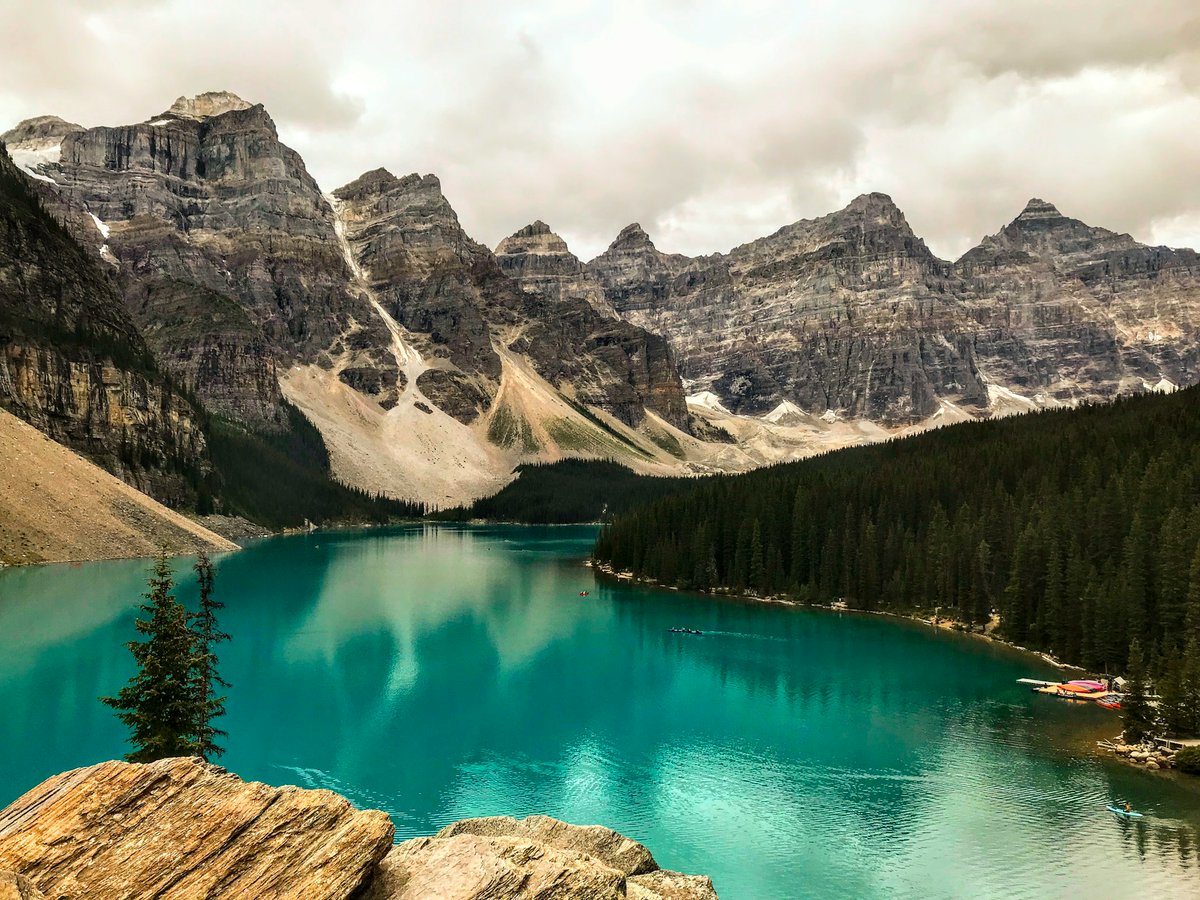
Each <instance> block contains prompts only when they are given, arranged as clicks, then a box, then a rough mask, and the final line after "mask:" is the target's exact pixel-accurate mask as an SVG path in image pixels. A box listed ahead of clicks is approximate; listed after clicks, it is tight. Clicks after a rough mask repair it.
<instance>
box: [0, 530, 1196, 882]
mask: <svg viewBox="0 0 1200 900" xmlns="http://www.w3.org/2000/svg"><path fill="white" fill-rule="evenodd" d="M591 534H592V531H591V530H589V529H545V530H541V531H527V530H523V529H512V528H486V529H456V528H417V529H408V530H407V531H402V532H385V531H378V532H376V531H371V532H365V533H360V534H342V533H338V534H321V533H317V534H313V535H305V536H297V537H290V538H285V539H279V540H270V541H266V542H263V543H261V544H258V545H256V546H255V547H253V548H251V549H249V550H247V551H244V552H243V553H239V554H234V555H231V556H229V557H226V558H224V559H222V560H221V563H220V566H219V569H218V573H217V577H218V585H219V587H220V589H221V591H222V596H223V599H224V600H225V601H226V602H227V604H228V607H227V609H226V612H225V619H224V621H225V623H226V627H227V630H229V631H230V632H232V633H233V635H234V640H233V641H232V642H231V643H230V644H229V645H227V646H225V647H223V648H222V662H223V667H224V671H225V674H226V675H227V677H228V678H229V680H230V681H231V682H232V683H233V688H232V690H231V693H230V698H229V713H230V714H229V717H228V720H227V721H226V722H225V723H224V724H225V726H226V727H227V729H228V730H229V732H230V739H229V744H228V746H229V753H228V755H227V757H225V758H224V759H223V760H222V762H223V763H224V764H225V765H227V766H228V767H229V768H230V769H232V770H234V771H237V772H239V773H240V774H242V775H244V776H246V777H250V778H258V779H261V780H265V781H270V782H274V783H282V782H288V781H291V782H295V783H300V784H305V785H311V786H320V787H330V788H333V789H335V790H338V791H340V792H342V793H344V794H346V795H347V796H349V797H350V798H351V799H352V800H354V801H355V802H357V803H359V804H360V805H363V806H372V807H377V808H384V809H387V810H389V811H390V812H391V813H392V814H393V816H394V817H395V818H396V822H397V826H398V828H399V831H400V834H401V835H402V836H407V835H412V834H417V833H427V832H429V831H431V830H433V829H435V828H437V827H438V826H440V825H442V824H445V823H446V822H447V821H449V820H451V819H455V818H461V817H463V816H467V815H481V814H491V813H506V814H515V815H523V814H527V813H532V812H542V813H548V814H551V815H556V816H559V817H561V818H565V819H568V820H571V821H576V822H583V823H586V822H603V823H604V824H607V825H610V826H612V827H615V828H617V829H618V830H620V831H622V832H624V833H626V834H629V835H631V836H634V837H637V838H639V839H641V840H644V841H646V842H647V843H648V844H649V845H650V846H652V847H653V849H654V851H655V854H656V856H658V858H659V859H660V860H661V861H662V862H664V863H665V864H667V865H670V866H674V867H677V868H684V869H688V868H690V869H694V870H697V871H707V872H711V873H712V874H713V875H714V876H715V877H716V879H717V884H718V887H721V886H722V884H723V883H725V884H729V885H733V886H735V887H736V889H731V890H729V891H727V892H726V894H727V895H729V896H734V897H737V896H752V897H762V898H781V897H791V896H795V894H796V890H794V888H795V886H796V885H797V884H799V885H801V886H802V888H803V890H802V891H801V893H804V894H805V895H814V896H845V895H853V896H864V897H870V896H906V895H918V894H920V895H922V896H928V895H929V894H930V893H933V894H935V895H937V894H939V893H940V894H943V895H946V894H951V895H957V894H962V893H976V894H987V895H1021V894H1022V893H1024V894H1029V895H1038V896H1047V895H1048V896H1060V895H1080V896H1111V895H1114V894H1115V895H1127V894H1133V893H1140V892H1145V891H1153V892H1155V893H1160V894H1163V895H1170V894H1172V892H1176V893H1177V892H1178V891H1179V888H1180V886H1181V885H1183V886H1185V887H1187V888H1189V889H1190V888H1195V887H1197V886H1198V885H1200V875H1198V873H1197V867H1196V861H1195V852H1194V850H1193V848H1194V846H1195V843H1196V833H1195V825H1194V823H1195V822H1197V821H1200V810H1197V809H1196V808H1195V807H1196V805H1197V804H1194V803H1193V804H1192V805H1191V806H1189V803H1192V800H1191V799H1189V798H1192V797H1193V795H1191V794H1188V793H1186V792H1182V791H1181V790H1180V789H1179V788H1178V786H1176V785H1173V784H1172V783H1171V782H1169V781H1167V780H1165V779H1162V778H1154V777H1153V776H1150V775H1148V774H1146V773H1142V772H1137V771H1134V770H1132V769H1128V768H1127V767H1119V766H1106V765H1103V764H1101V763H1099V762H1097V761H1096V760H1095V759H1092V758H1083V757H1080V756H1079V755H1078V754H1076V755H1071V754H1066V753H1063V752H1061V746H1060V745H1061V744H1063V743H1066V744H1068V745H1069V744H1070V742H1069V741H1065V739H1051V738H1048V737H1047V736H1048V735H1054V734H1056V733H1063V734H1066V733H1068V732H1069V728H1067V727H1066V726H1068V725H1070V723H1072V722H1076V721H1079V714H1080V713H1082V714H1083V715H1084V716H1087V715H1088V714H1090V713H1092V712H1095V711H1094V710H1082V709H1079V708H1077V707H1067V706H1065V705H1062V704H1053V703H1046V702H1041V703H1038V702H1034V699H1035V698H1033V697H1032V695H1030V694H1028V693H1027V692H1025V691H1023V690H1022V689H1020V688H1019V687H1018V686H1016V685H1015V683H1014V682H1015V679H1016V678H1017V677H1019V676H1021V675H1028V674H1034V672H1035V671H1036V670H1032V669H1031V668H1030V666H1029V663H1028V661H1027V660H1026V659H1025V658H1024V657H1019V656H1014V655H1012V654H1010V653H1001V652H993V650H992V648H989V647H987V646H984V645H978V644H976V643H973V642H967V641H964V640H962V639H957V638H954V637H953V636H949V635H945V634H941V633H935V632H932V631H930V630H929V629H927V628H921V627H918V626H914V625H907V624H903V623H897V622H894V621H888V620H884V619H880V618H874V617H862V616H848V617H838V616H835V615H832V614H828V613H814V612H811V611H795V610H783V609H778V608H768V607H764V606H761V605H745V604H738V603H732V602H719V601H713V600H711V599H704V598H695V597H688V596H683V595H681V594H678V593H675V592H667V591H648V590H640V589H636V588H632V587H630V586H628V585H616V584H610V583H603V584H596V583H595V582H594V579H593V577H592V573H591V572H590V571H589V570H587V569H585V568H582V567H581V566H580V565H579V561H578V557H579V556H580V555H582V554H583V553H584V552H586V549H587V546H588V542H589V539H590V536H591ZM143 572H144V564H131V565H130V566H129V568H128V569H123V568H121V567H120V566H116V567H114V568H112V569H109V568H100V569H97V570H95V571H94V572H92V573H91V574H90V576H89V578H90V581H87V580H80V581H75V582H70V581H68V582H59V585H60V586H62V585H63V584H66V585H67V589H66V590H63V591H62V594H63V596H61V597H58V598H57V602H58V603H59V604H60V607H59V608H60V609H61V610H62V611H63V612H64V613H65V616H64V618H68V619H70V618H74V620H75V625H73V626H55V627H54V628H47V629H43V630H41V631H38V630H37V623H36V621H33V622H32V625H31V626H30V631H31V637H30V639H29V640H26V641H25V643H24V644H21V641H20V640H19V639H14V638H13V636H12V635H11V634H7V633H6V634H3V635H0V647H3V648H7V649H11V648H14V647H18V645H20V647H21V649H20V650H19V653H22V654H24V655H23V656H22V657H21V660H22V662H21V663H20V664H19V665H18V666H14V665H12V664H11V662H10V659H8V658H6V657H4V656H0V706H2V707H3V708H4V709H5V710H6V712H7V711H8V710H10V709H15V711H16V712H15V716H14V717H13V718H12V721H14V722H15V723H17V727H18V728H20V729H22V733H30V734H39V735H40V734H42V733H45V734H46V735H48V736H49V737H50V738H51V741H50V743H49V744H47V745H45V746H40V747H35V746H34V745H33V743H32V742H9V746H8V747H7V748H6V749H5V759H4V760H3V762H5V763H7V764H8V765H7V766H6V767H5V768H4V769H2V770H0V778H4V779H6V780H5V781H4V782H3V785H4V787H3V791H7V792H11V793H14V795H15V793H16V792H18V788H17V785H18V784H19V788H20V790H23V789H24V788H26V787H29V786H30V785H31V784H33V783H34V782H35V781H37V780H40V778H42V777H45V775H46V774H50V773H51V772H53V771H58V770H61V769H63V768H68V767H70V766H74V765H80V764H83V763H85V762H91V761H94V760H95V759H99V758H105V757H110V756H115V755H119V754H120V753H121V752H123V750H124V747H123V744H122V742H123V738H124V732H123V730H122V729H121V727H120V725H119V723H117V722H116V721H115V720H114V719H113V718H112V717H111V715H109V713H108V711H107V710H106V709H104V708H103V707H102V706H100V704H99V703H97V702H93V701H92V700H91V699H90V698H94V697H95V696H96V695H97V694H100V693H105V692H110V691H112V690H114V689H115V688H116V687H119V685H120V683H121V682H122V681H123V680H124V679H125V678H126V677H127V675H128V665H129V664H128V654H127V653H126V651H125V650H124V648H123V647H122V643H123V642H124V641H125V640H127V639H128V638H129V636H130V632H129V629H130V628H131V624H130V623H131V620H132V615H133V611H134V606H135V604H136V593H137V592H139V591H140V589H141V588H140V581H141V578H142V575H143ZM43 574H44V575H46V576H47V577H48V576H49V575H52V574H54V573H43ZM106 575H111V578H107V579H106V577H105V576H106ZM33 580H34V581H35V582H36V581H38V579H36V578H35V579H33ZM6 583H8V582H6V581H5V580H3V579H0V590H2V589H3V586H4V585H5V584H6ZM50 583H51V582H49V581H47V582H46V583H45V584H42V585H41V587H38V588H37V590H36V591H31V593H30V596H31V597H32V596H36V597H37V598H38V599H39V600H40V602H43V603H45V602H50V601H51V600H54V599H55V598H56V595H55V590H54V589H52V588H51V587H48V586H47V585H49V584H50ZM188 590H190V588H189V589H188ZM582 590H588V591H590V596H588V597H580V596H579V592H580V591H582ZM130 593H132V594H133V595H134V596H133V597H132V598H129V597H128V596H127V595H128V594H130ZM185 593H186V591H185ZM188 596H190V594H188ZM23 599H26V603H25V604H24V605H21V604H14V605H11V606H9V607H8V608H2V607H0V622H2V623H4V624H9V625H12V624H16V625H18V626H20V627H24V626H23V625H21V623H23V622H28V621H30V620H36V615H35V613H36V609H34V608H32V607H31V606H30V605H29V602H28V600H27V598H23ZM93 601H95V602H98V603H99V606H98V607H97V609H95V610H89V609H85V608H83V607H84V606H86V605H87V604H88V603H90V602H93ZM77 607H78V608H77ZM14 609H16V610H17V611H16V612H13V610H14ZM675 626H688V627H693V628H696V629H699V630H701V631H703V632H705V634H703V635H701V636H694V635H684V634H673V633H671V632H670V631H669V629H670V628H671V627H675ZM1036 699H1038V700H1043V701H1044V698H1036ZM1119 796H1130V797H1132V798H1134V799H1135V802H1136V803H1137V805H1138V806H1139V807H1144V808H1146V809H1148V810H1149V811H1151V812H1152V813H1153V816H1154V817H1153V818H1152V819H1149V820H1147V821H1146V822H1145V823H1143V824H1144V827H1143V828H1142V831H1141V832H1138V831H1136V830H1124V831H1123V830H1122V826H1121V824H1120V823H1117V822H1114V821H1112V820H1111V817H1109V816H1108V814H1106V813H1104V812H1103V806H1104V804H1105V803H1106V802H1108V801H1109V800H1110V799H1113V798H1115V797H1119ZM1077 839H1079V840H1083V841H1085V842H1086V846H1087V847H1088V854H1087V859H1086V865H1085V864H1084V860H1083V859H1082V857H1080V856H1079V855H1078V854H1070V853H1064V851H1063V843H1064V841H1067V842H1070V841H1074V840H1077ZM959 888H961V889H959Z"/></svg>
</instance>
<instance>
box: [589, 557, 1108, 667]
mask: <svg viewBox="0 0 1200 900" xmlns="http://www.w3.org/2000/svg"><path fill="white" fill-rule="evenodd" d="M583 564H584V566H586V567H587V568H589V569H592V570H593V571H595V572H599V573H600V574H601V575H603V576H605V577H606V578H611V579H612V580H614V581H617V582H623V583H626V584H638V585H646V586H650V587H656V588H659V589H660V590H665V591H677V592H679V593H689V594H696V595H697V596H700V597H712V598H725V599H729V600H740V601H743V602H748V603H762V604H771V605H776V606H788V607H794V608H796V609H815V610H823V611H825V612H837V613H853V614H855V615H865V616H885V617H889V618H893V619H902V620H904V621H907V622H919V623H920V624H922V625H928V626H929V627H930V628H937V629H940V630H942V631H946V632H949V633H951V634H959V635H962V636H963V637H971V638H978V639H980V640H983V641H987V642H988V643H991V644H996V645H999V646H1001V647H1007V648H1008V649H1010V650H1016V651H1018V652H1020V653H1023V654H1026V655H1028V656H1033V657H1036V658H1037V659H1039V660H1040V661H1041V662H1044V663H1047V664H1048V665H1051V666H1054V667H1055V668H1056V669H1061V670H1063V671H1064V672H1067V671H1070V672H1086V671H1087V669H1085V668H1083V667H1082V666H1077V665H1074V664H1073V663H1067V662H1063V661H1062V660H1060V659H1057V658H1056V657H1054V656H1052V655H1051V654H1049V653H1046V652H1044V651H1041V650H1032V649H1030V648H1029V647H1022V646H1021V645H1020V644H1014V643H1013V642H1012V641H1007V640H1005V639H1004V638H1002V637H996V636H995V635H993V634H989V633H987V632H984V631H974V630H972V629H970V628H967V627H966V626H965V625H963V623H961V622H958V621H956V620H954V619H943V618H941V617H938V616H936V615H933V616H926V615H924V614H923V612H924V611H916V610H913V611H909V612H901V611H898V610H887V609H855V608H853V607H851V606H847V605H846V604H844V603H843V604H840V605H839V604H838V603H836V602H835V603H804V602H803V601H800V600H792V599H790V598H787V597H779V596H768V597H760V596H758V595H756V594H748V593H738V592H736V591H728V590H709V591H701V590H696V589H695V588H688V589H686V590H684V589H683V588H678V587H675V586H674V585H664V584H660V583H659V582H658V581H657V580H656V579H653V578H644V577H641V576H638V575H635V574H634V573H632V572H628V571H626V572H618V571H616V570H615V569H613V567H612V566H610V565H608V564H607V563H598V562H596V561H595V560H593V559H591V558H588V559H586V560H585V561H584V563H583ZM935 618H936V619H938V621H934V619H935Z"/></svg>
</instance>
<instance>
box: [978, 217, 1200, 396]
mask: <svg viewBox="0 0 1200 900" xmlns="http://www.w3.org/2000/svg"><path fill="white" fill-rule="evenodd" d="M954 269H955V273H956V275H957V276H958V278H959V279H960V283H959V284H958V285H957V286H956V291H957V294H958V297H959V299H960V302H961V303H962V305H963V307H964V310H965V313H966V315H967V316H968V317H969V318H970V320H971V322H972V325H973V326H974V327H975V329H976V330H975V335H974V338H973V341H974V350H975V356H976V359H977V362H978V365H979V367H980V369H981V370H982V371H984V372H986V373H987V376H988V378H989V380H991V381H993V382H994V383H996V384H1000V385H1003V386H1006V387H1010V388H1013V389H1015V390H1017V391H1020V392H1022V393H1024V394H1026V395H1036V394H1041V395H1043V396H1046V397H1049V398H1052V399H1055V400H1060V401H1068V402H1069V401H1077V400H1082V399H1106V398H1109V397H1112V396H1114V395H1115V394H1117V393H1127V392H1130V391H1141V390H1144V389H1145V388H1146V387H1148V386H1155V385H1158V384H1160V382H1162V381H1163V379H1166V380H1167V381H1168V382H1170V384H1172V385H1185V384H1192V383H1195V381H1196V380H1197V378H1200V255H1198V254H1197V253H1196V252H1195V251H1192V250H1171V249H1169V248H1167V247H1147V246H1145V245H1143V244H1139V243H1138V242H1137V241H1135V240H1134V239H1133V238H1131V237H1130V236H1129V235H1127V234H1116V233H1114V232H1111V231H1108V230H1106V229H1104V228H1094V227H1091V226H1088V225H1085V224H1084V223H1083V222H1080V221H1079V220H1078V219H1072V218H1068V217H1067V216H1064V215H1062V213H1060V212H1059V211H1058V210H1057V209H1056V208H1055V207H1054V206H1053V205H1052V204H1049V203H1047V202H1045V201H1044V200H1038V199H1034V200H1030V201H1029V203H1028V204H1027V205H1026V207H1025V209H1024V210H1023V211H1022V212H1021V214H1020V215H1019V216H1017V218H1016V219H1014V220H1013V221H1012V222H1011V223H1009V224H1008V225H1006V226H1005V227H1004V228H1003V229H1002V230H1001V231H1000V232H999V233H998V234H995V235H991V236H990V237H986V238H984V239H983V241H982V242H981V243H980V244H979V246H978V247H975V248H973V249H972V250H970V251H969V252H967V253H966V254H964V255H963V257H962V258H961V259H959V261H958V262H957V263H955V266H954Z"/></svg>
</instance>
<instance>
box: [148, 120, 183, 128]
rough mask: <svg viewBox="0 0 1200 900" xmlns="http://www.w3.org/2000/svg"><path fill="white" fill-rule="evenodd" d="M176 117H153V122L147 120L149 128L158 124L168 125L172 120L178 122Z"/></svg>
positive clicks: (156, 126)
mask: <svg viewBox="0 0 1200 900" xmlns="http://www.w3.org/2000/svg"><path fill="white" fill-rule="evenodd" d="M178 121H179V120H178V119H155V120H154V121H153V122H147V123H146V124H147V125H149V126H150V127H151V128H158V127H159V126H160V125H170V124H171V123H172V122H178Z"/></svg>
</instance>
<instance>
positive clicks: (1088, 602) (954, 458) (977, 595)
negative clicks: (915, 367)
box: [595, 388, 1200, 680]
mask: <svg viewBox="0 0 1200 900" xmlns="http://www.w3.org/2000/svg"><path fill="white" fill-rule="evenodd" d="M595 556H596V558H597V559H598V560H600V561H601V562H605V563H609V564H611V565H612V566H614V567H615V568H616V569H618V570H632V571H633V572H636V573H639V574H640V575H643V576H648V577H651V578H654V579H657V580H658V581H660V582H662V583H665V584H670V585H678V586H679V587H683V588H693V589H699V590H711V589H726V590H732V591H739V592H741V591H745V592H752V593H755V594H758V595H786V596H789V597H793V598H797V599H800V600H803V601H809V602H829V601H833V600H836V599H839V598H842V599H845V601H846V602H847V603H848V605H850V606H852V607H856V608H860V609H894V610H905V611H907V610H913V609H932V608H935V607H936V608H940V610H941V613H942V615H944V616H948V617H956V618H958V619H960V620H961V621H963V622H964V623H968V624H971V625H979V624H982V623H985V622H987V621H988V620H989V618H990V616H991V615H992V613H993V612H995V613H998V614H999V616H1000V625H999V628H1000V632H1001V634H1002V635H1004V636H1005V637H1007V638H1009V639H1011V640H1012V641H1014V642H1016V643H1018V644H1022V645H1024V646H1027V647H1030V648H1036V649H1039V650H1044V651H1047V652H1050V653H1053V654H1055V655H1056V656H1058V657H1060V658H1063V659H1065V660H1068V661H1071V662H1075V663H1077V664H1079V665H1082V666H1084V667H1087V668H1089V669H1092V670H1095V671H1107V672H1120V671H1124V670H1125V669H1126V666H1127V664H1128V662H1129V659H1128V656H1129V653H1130V645H1131V642H1133V641H1134V640H1135V639H1136V640H1137V642H1138V646H1139V647H1140V648H1141V651H1135V652H1138V653H1139V655H1140V652H1144V653H1145V656H1146V660H1147V661H1148V663H1149V664H1150V665H1151V667H1152V669H1153V670H1154V671H1156V672H1157V673H1160V674H1162V673H1171V672H1175V671H1178V670H1179V669H1180V668H1181V667H1182V666H1183V665H1184V662H1183V659H1182V658H1183V656H1184V655H1186V654H1187V651H1188V646H1189V642H1191V643H1192V654H1191V656H1192V659H1191V660H1189V662H1190V665H1191V666H1192V667H1193V669H1194V670H1195V673H1196V676H1197V679H1198V680H1200V658H1197V653H1198V651H1197V650H1196V644H1195V641H1197V640H1200V388H1192V389H1189V390H1183V391H1178V392H1176V393H1174V394H1171V395H1169V396H1149V397H1136V398H1126V399H1121V400H1118V401H1117V402H1115V403H1113V404H1109V405H1095V406H1087V407H1084V408H1080V409H1075V410H1067V411H1054V412H1042V413H1037V414H1031V415H1026V416H1021V417H1016V418H1010V419H1003V420H995V421H985V422H976V423H967V424H963V425H956V426H952V427H948V428H943V429H940V430H938V431H934V432H930V433H926V434H923V435H919V436H917V437H912V438H908V439H905V440H897V441H892V442H889V443H886V444H878V445H874V446H869V447H860V448H854V449H850V450H841V451H837V452H833V453H829V454H826V455H824V456H821V457H817V458H814V459H810V460H806V461H803V462H799V463H791V464H787V465H780V466H775V467H772V468H768V469H761V470H758V471H756V472H751V473H747V474H744V475H738V476H730V477H721V478H713V479H703V480H701V481H698V482H695V483H694V485H693V486H692V487H690V488H689V489H688V490H686V491H682V492H679V493H676V494H675V495H674V496H671V497H667V498H665V499H662V500H659V501H657V502H654V503H651V504H649V505H647V506H644V507H641V508H639V509H637V510H635V511H633V512H630V513H629V514H627V515H624V516H621V517H619V518H618V519H617V520H616V521H615V522H613V523H612V525H611V526H609V527H606V528H605V530H604V531H603V532H602V533H601V535H600V537H599V539H598V541H597V544H596V549H595Z"/></svg>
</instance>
